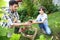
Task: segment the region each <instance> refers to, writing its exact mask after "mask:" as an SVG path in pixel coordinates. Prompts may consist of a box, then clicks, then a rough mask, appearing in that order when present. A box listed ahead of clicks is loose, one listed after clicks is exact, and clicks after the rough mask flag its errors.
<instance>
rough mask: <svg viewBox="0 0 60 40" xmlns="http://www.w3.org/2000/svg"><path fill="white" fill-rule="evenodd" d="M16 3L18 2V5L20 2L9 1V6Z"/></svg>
mask: <svg viewBox="0 0 60 40" xmlns="http://www.w3.org/2000/svg"><path fill="white" fill-rule="evenodd" d="M14 4H17V5H18V2H16V1H14V0H12V1H9V6H10V5H14Z"/></svg>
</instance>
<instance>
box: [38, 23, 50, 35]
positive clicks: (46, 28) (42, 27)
mask: <svg viewBox="0 0 60 40" xmlns="http://www.w3.org/2000/svg"><path fill="white" fill-rule="evenodd" d="M39 27H40V28H41V29H43V30H44V31H45V33H46V34H48V35H50V34H51V30H50V28H49V27H48V25H44V24H43V23H40V24H39Z"/></svg>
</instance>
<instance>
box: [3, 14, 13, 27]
mask: <svg viewBox="0 0 60 40" xmlns="http://www.w3.org/2000/svg"><path fill="white" fill-rule="evenodd" d="M2 18H3V20H6V21H3V22H2V26H4V27H10V25H12V21H11V19H10V18H9V16H8V15H7V14H4V16H3V17H2Z"/></svg>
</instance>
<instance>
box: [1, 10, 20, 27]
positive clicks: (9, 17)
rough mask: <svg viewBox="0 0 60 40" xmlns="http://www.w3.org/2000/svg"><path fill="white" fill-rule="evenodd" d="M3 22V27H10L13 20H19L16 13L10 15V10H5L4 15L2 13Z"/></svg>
mask: <svg viewBox="0 0 60 40" xmlns="http://www.w3.org/2000/svg"><path fill="white" fill-rule="evenodd" d="M3 19H4V20H7V22H2V24H1V25H2V26H3V27H10V25H12V24H13V23H14V20H15V19H17V20H19V15H18V13H17V12H14V13H12V12H11V10H10V9H6V13H4V16H3ZM18 22H19V23H20V21H18Z"/></svg>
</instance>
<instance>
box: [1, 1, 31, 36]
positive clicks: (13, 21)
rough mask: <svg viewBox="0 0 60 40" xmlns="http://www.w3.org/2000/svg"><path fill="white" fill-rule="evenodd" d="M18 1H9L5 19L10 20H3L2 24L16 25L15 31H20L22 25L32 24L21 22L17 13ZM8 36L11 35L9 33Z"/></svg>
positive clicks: (7, 25) (11, 26)
mask: <svg viewBox="0 0 60 40" xmlns="http://www.w3.org/2000/svg"><path fill="white" fill-rule="evenodd" d="M18 6H19V5H18V2H16V1H9V9H7V10H6V12H5V13H4V16H3V19H4V20H7V21H8V22H3V23H2V26H4V27H8V28H13V27H14V26H15V33H18V30H19V26H21V25H30V24H28V23H20V21H19V15H18V13H17V9H18ZM8 37H11V35H10V34H9V35H8Z"/></svg>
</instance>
